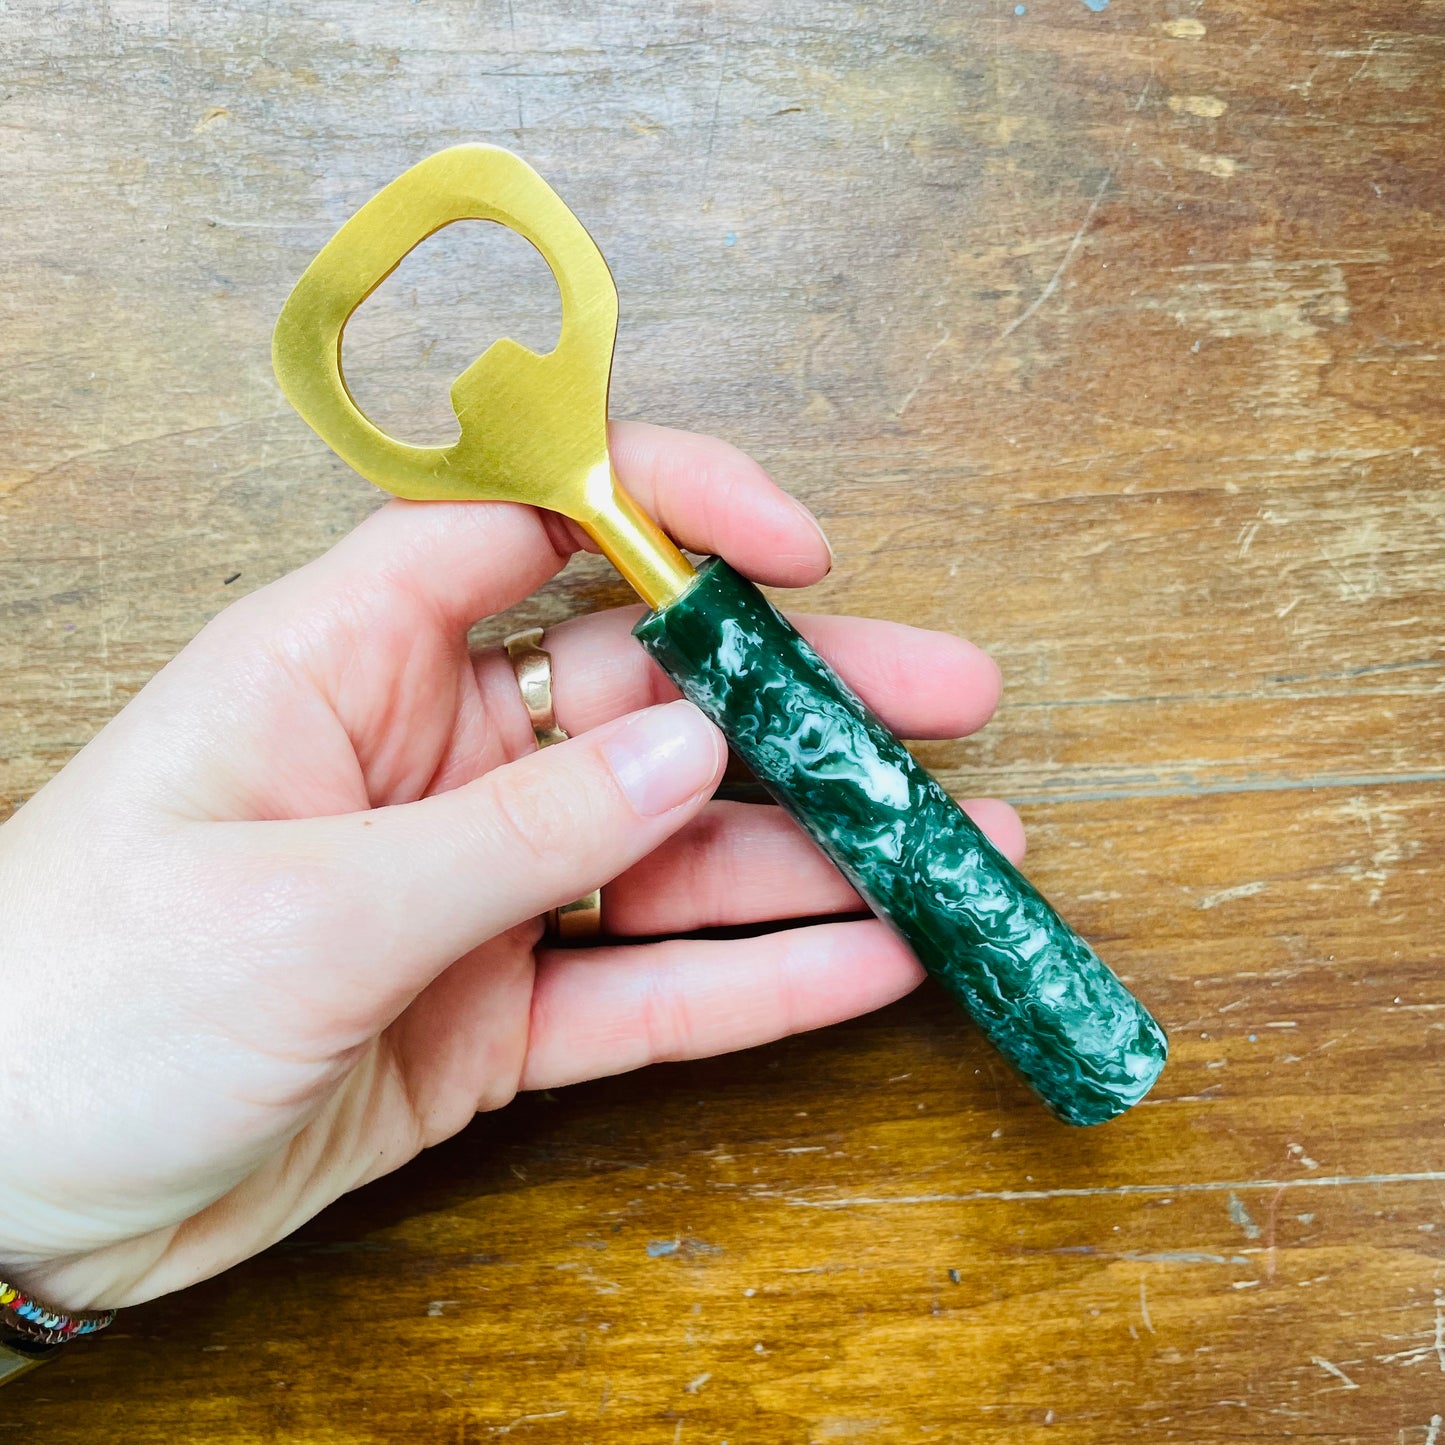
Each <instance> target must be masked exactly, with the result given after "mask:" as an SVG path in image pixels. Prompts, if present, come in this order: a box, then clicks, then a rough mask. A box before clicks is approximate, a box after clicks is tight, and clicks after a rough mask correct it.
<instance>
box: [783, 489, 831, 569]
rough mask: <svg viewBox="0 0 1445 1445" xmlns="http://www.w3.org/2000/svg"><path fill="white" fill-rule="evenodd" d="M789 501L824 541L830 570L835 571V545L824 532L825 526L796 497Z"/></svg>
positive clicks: (790, 498)
mask: <svg viewBox="0 0 1445 1445" xmlns="http://www.w3.org/2000/svg"><path fill="white" fill-rule="evenodd" d="M788 500H789V501H790V502H792V504H793V505H794V506H795V507H796V508H797V509H798V511H799V513H800V514H801V515H802V516H804V517H806V518H807V519H808V522H809V523H810V524H811V526H812V528H813V530H814V531H815V532H816V533H817V534H818V537H819V539H820V540H821V541H822V543H823V546H824V547H826V548H827V550H828V570H829V571H830V572H831V571H832V569H833V563H834V562H835V561H836V560H837V558H836V557H835V556H834V555H833V544H832V543H831V542H830V541H829V540H828V534H827V533H826V532H825V531H824V530H823V524H822V523H821V522H820V521H819V520H818V519H817V518H816V517H815V516H814V515H813V514H812V513H811V512H810V511H809V510H808V509H807V508H806V507H805V506H804V505H803V504H802V503H801V502H800V501H799V500H798V499H797V498H796V497H789V499H788Z"/></svg>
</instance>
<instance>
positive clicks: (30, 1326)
mask: <svg viewBox="0 0 1445 1445" xmlns="http://www.w3.org/2000/svg"><path fill="white" fill-rule="evenodd" d="M114 1319H115V1311H114V1310H74V1311H66V1310H56V1309H51V1308H50V1306H49V1305H43V1304H41V1303H40V1301H39V1300H37V1299H36V1298H35V1296H34V1295H32V1294H29V1293H27V1292H26V1291H25V1290H23V1289H20V1288H19V1287H18V1286H17V1285H13V1284H9V1283H7V1282H6V1281H5V1280H3V1279H0V1339H3V1337H4V1334H5V1333H6V1332H7V1331H8V1332H10V1333H12V1334H15V1335H19V1336H21V1337H22V1338H23V1339H27V1340H34V1341H35V1342H36V1343H37V1344H42V1345H63V1344H64V1343H65V1342H66V1341H67V1340H75V1339H79V1338H80V1336H81V1335H93V1334H95V1332H96V1331H97V1330H103V1329H104V1328H105V1327H106V1326H107V1325H108V1324H110V1323H111V1321H112V1320H114Z"/></svg>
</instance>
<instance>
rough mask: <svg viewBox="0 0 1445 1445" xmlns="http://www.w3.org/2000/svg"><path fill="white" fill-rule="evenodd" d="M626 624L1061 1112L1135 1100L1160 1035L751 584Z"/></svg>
mask: <svg viewBox="0 0 1445 1445" xmlns="http://www.w3.org/2000/svg"><path fill="white" fill-rule="evenodd" d="M635 631H636V636H637V637H638V638H639V640H640V641H641V642H642V645H643V646H644V647H645V648H646V649H647V651H648V652H649V653H651V655H652V656H653V657H654V658H656V659H657V661H658V662H659V663H661V664H662V666H663V668H665V669H666V671H667V673H668V675H669V676H670V677H671V678H672V679H673V681H674V682H676V683H677V685H678V686H679V687H680V688H681V689H682V690H683V693H684V694H685V695H686V696H687V697H688V698H690V699H691V700H692V701H693V702H694V703H696V704H697V705H698V707H700V708H701V709H702V710H703V711H704V712H705V713H707V715H708V716H709V717H710V718H712V720H713V721H714V722H715V723H717V725H718V726H719V727H720V728H721V729H722V730H723V732H724V733H725V734H726V735H727V739H728V741H729V742H730V743H731V744H732V746H733V749H734V750H735V751H736V752H737V753H738V754H739V756H740V757H742V759H743V760H744V761H745V762H746V763H747V764H748V766H749V767H751V768H752V770H753V772H754V773H756V774H757V777H758V779H759V781H760V782H762V783H763V784H764V786H765V787H766V788H767V789H768V791H769V792H770V793H772V795H773V796H774V797H775V798H776V799H777V800H778V802H780V803H781V804H782V805H783V806H784V807H785V808H787V809H788V811H789V812H791V813H792V814H793V816H794V817H796V818H797V819H798V821H799V822H800V823H802V825H803V826H804V827H805V828H806V829H807V830H808V832H809V833H810V834H812V836H813V838H814V839H815V840H816V841H817V842H818V844H819V845H820V846H821V847H822V849H823V851H824V852H825V853H827V854H828V856H829V857H830V858H832V860H833V861H834V862H835V863H836V864H837V865H838V867H839V868H840V869H842V871H843V873H844V874H845V875H846V876H847V877H848V879H849V881H850V882H852V884H853V885H854V887H856V888H857V889H858V891H859V892H860V893H861V894H862V895H863V897H864V898H865V899H866V900H867V901H868V903H869V904H870V906H871V907H872V908H873V910H874V912H876V913H877V914H878V915H879V916H880V917H881V918H883V919H885V920H886V921H887V922H889V923H891V924H892V925H893V927H894V928H896V929H897V931H898V932H899V933H900V934H901V935H902V936H903V938H904V940H905V941H906V942H907V943H908V945H909V947H910V948H912V950H913V951H914V953H916V954H917V955H918V957H919V959H920V960H921V961H922V963H923V966H924V967H925V968H926V969H927V970H928V971H929V973H931V974H932V975H933V976H934V978H936V979H937V980H938V981H939V982H940V983H941V984H942V985H943V986H944V988H945V989H947V990H948V992H949V993H950V994H951V995H952V996H953V997H954V998H955V999H957V1000H958V1002H959V1003H960V1004H962V1005H963V1007H964V1008H965V1009H967V1010H968V1012H969V1013H970V1014H971V1015H972V1016H973V1017H974V1019H976V1020H977V1022H978V1024H979V1026H980V1027H981V1028H982V1029H983V1031H984V1032H985V1033H986V1034H987V1035H988V1037H989V1038H990V1039H992V1040H993V1042H994V1044H995V1045H996V1046H997V1048H998V1049H999V1051H1000V1052H1001V1053H1002V1054H1003V1055H1004V1057H1005V1058H1006V1059H1008V1060H1009V1062H1010V1063H1011V1064H1013V1066H1014V1067H1015V1068H1016V1069H1017V1070H1018V1071H1019V1073H1020V1074H1022V1075H1023V1077H1024V1078H1025V1079H1027V1080H1028V1082H1029V1083H1030V1084H1031V1085H1032V1086H1033V1088H1034V1089H1035V1090H1036V1091H1037V1093H1038V1094H1039V1097H1040V1098H1042V1099H1043V1101H1044V1103H1045V1104H1047V1105H1048V1107H1049V1108H1050V1109H1051V1110H1052V1111H1053V1112H1054V1113H1055V1114H1057V1115H1058V1117H1059V1118H1061V1119H1063V1120H1064V1121H1065V1122H1066V1123H1069V1124H1099V1123H1102V1122H1103V1121H1104V1120H1105V1119H1112V1118H1113V1117H1114V1116H1115V1115H1116V1114H1122V1113H1123V1112H1124V1110H1125V1109H1127V1108H1129V1107H1130V1106H1131V1105H1133V1104H1136V1103H1138V1101H1139V1100H1140V1099H1141V1098H1143V1097H1144V1095H1145V1094H1146V1093H1147V1092H1148V1091H1149V1088H1150V1086H1151V1085H1152V1084H1153V1083H1154V1080H1155V1079H1156V1078H1158V1077H1159V1071H1160V1070H1161V1069H1162V1068H1163V1067H1164V1058H1165V1055H1166V1053H1167V1052H1168V1043H1167V1041H1166V1039H1165V1037H1164V1031H1163V1030H1162V1029H1161V1028H1160V1027H1159V1025H1158V1024H1157V1023H1155V1021H1154V1020H1153V1018H1151V1017H1150V1015H1149V1013H1148V1011H1147V1010H1146V1009H1145V1008H1144V1006H1143V1005H1142V1004H1141V1003H1140V1002H1139V1001H1138V999H1136V998H1135V997H1134V995H1133V994H1131V993H1130V992H1129V990H1128V989H1126V988H1125V987H1124V985H1123V984H1122V983H1120V982H1119V979H1118V978H1117V977H1116V976H1115V974H1114V973H1113V972H1112V971H1111V970H1110V969H1109V967H1108V966H1107V965H1106V964H1105V963H1104V962H1103V961H1102V960H1101V959H1100V958H1099V956H1098V955H1097V954H1096V953H1095V952H1094V950H1093V949H1092V948H1090V947H1089V945H1088V944H1087V943H1085V942H1084V940H1083V939H1082V938H1080V937H1079V936H1078V934H1076V933H1075V932H1074V931H1073V930H1072V929H1071V928H1070V927H1069V926H1068V924H1066V923H1065V922H1064V921H1063V919H1061V918H1060V917H1059V916H1058V914H1057V913H1055V912H1054V910H1053V909H1052V908H1050V907H1049V905H1048V903H1046V902H1045V901H1044V899H1043V898H1042V897H1041V896H1040V894H1039V893H1038V891H1037V890H1036V889H1035V888H1034V887H1033V886H1032V885H1031V884H1030V883H1029V881H1028V880H1027V879H1026V878H1025V877H1024V876H1023V875H1022V874H1021V873H1020V872H1019V871H1018V870H1017V869H1016V868H1015V867H1014V866H1013V865H1012V864H1011V863H1010V862H1009V861H1008V860H1007V859H1006V858H1004V857H1003V856H1002V854H1000V853H999V852H998V851H997V850H996V849H995V848H994V847H993V846H992V844H990V843H989V841H988V840H987V839H986V838H985V837H984V836H983V834H982V833H981V832H980V831H979V830H978V828H976V827H975V826H974V824H973V823H971V822H970V821H969V819H968V816H967V814H965V813H964V812H963V810H962V809H961V808H960V807H959V806H958V804H957V803H955V802H954V801H953V799H952V798H950V797H949V795H948V794H947V793H945V792H944V790H943V789H942V788H941V787H940V786H939V784H938V783H937V782H936V781H935V780H934V779H933V777H932V776H931V775H930V774H929V773H928V772H926V771H925V770H924V769H923V768H922V767H921V766H920V765H919V763H918V762H917V761H916V760H915V759H914V758H913V755H912V754H911V753H910V752H909V751H908V749H907V748H905V747H904V746H903V744H902V743H900V742H899V741H898V739H897V738H895V737H894V736H893V735H892V733H890V732H889V731H888V729H887V728H885V727H884V726H883V724H882V723H881V722H879V721H878V719H877V718H876V717H875V716H874V715H873V714H872V713H871V712H870V711H869V710H868V708H867V707H866V706H865V705H864V704H863V703H862V702H861V701H860V700H859V699H858V698H857V697H856V696H855V695H854V694H853V692H852V691H851V690H850V689H849V688H848V686H847V684H846V683H844V682H843V680H842V679H841V678H840V677H838V675H837V674H836V673H835V672H834V671H833V670H832V669H831V668H830V667H829V666H828V664H827V663H825V662H824V661H823V660H822V658H820V657H819V656H818V654H817V653H816V652H814V651H813V649H812V648H811V647H809V646H808V644H807V643H806V642H805V641H804V640H803V639H802V638H801V637H800V636H799V635H798V633H797V632H796V631H795V630H794V629H793V627H792V626H791V624H790V623H789V622H788V621H787V620H786V619H785V618H784V617H783V616H782V615H781V614H780V613H779V612H778V611H777V610H776V609H775V608H774V607H773V606H772V604H771V603H770V602H769V601H768V600H767V598H766V597H764V596H763V594H762V593H761V592H759V591H758V589H757V588H756V587H754V586H753V584H752V583H751V582H749V581H747V580H746V579H745V578H743V577H740V576H739V575H738V574H737V573H736V572H734V571H733V570H732V568H730V567H729V566H728V565H727V563H725V562H722V561H720V560H718V559H717V558H713V559H712V560H710V561H709V562H707V563H705V564H704V565H703V568H702V573H701V576H700V577H699V579H698V581H697V582H696V583H695V584H694V585H693V586H692V587H691V588H690V589H689V590H688V591H687V592H686V593H685V594H684V595H683V596H682V597H681V598H679V599H678V600H677V601H676V602H674V603H672V604H671V605H670V606H669V607H666V608H664V609H663V610H662V611H661V612H654V613H651V614H650V615H649V616H647V617H644V618H643V619H642V621H641V622H640V623H638V625H637V628H636V629H635Z"/></svg>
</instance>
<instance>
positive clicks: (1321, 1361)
mask: <svg viewBox="0 0 1445 1445" xmlns="http://www.w3.org/2000/svg"><path fill="white" fill-rule="evenodd" d="M1310 1363H1311V1364H1315V1365H1318V1366H1319V1367H1320V1369H1322V1370H1325V1371H1327V1372H1328V1373H1329V1374H1331V1375H1333V1376H1334V1377H1335V1379H1337V1380H1342V1381H1344V1383H1343V1384H1342V1385H1341V1386H1340V1388H1341V1389H1342V1390H1358V1389H1359V1388H1360V1387H1359V1386H1358V1385H1357V1384H1355V1382H1354V1381H1353V1380H1352V1379H1350V1377H1349V1376H1348V1375H1347V1374H1345V1372H1344V1371H1343V1370H1342V1369H1340V1367H1339V1366H1338V1365H1332V1364H1331V1363H1330V1362H1329V1361H1328V1360H1327V1359H1325V1358H1324V1357H1323V1356H1322V1355H1311V1356H1310Z"/></svg>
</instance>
